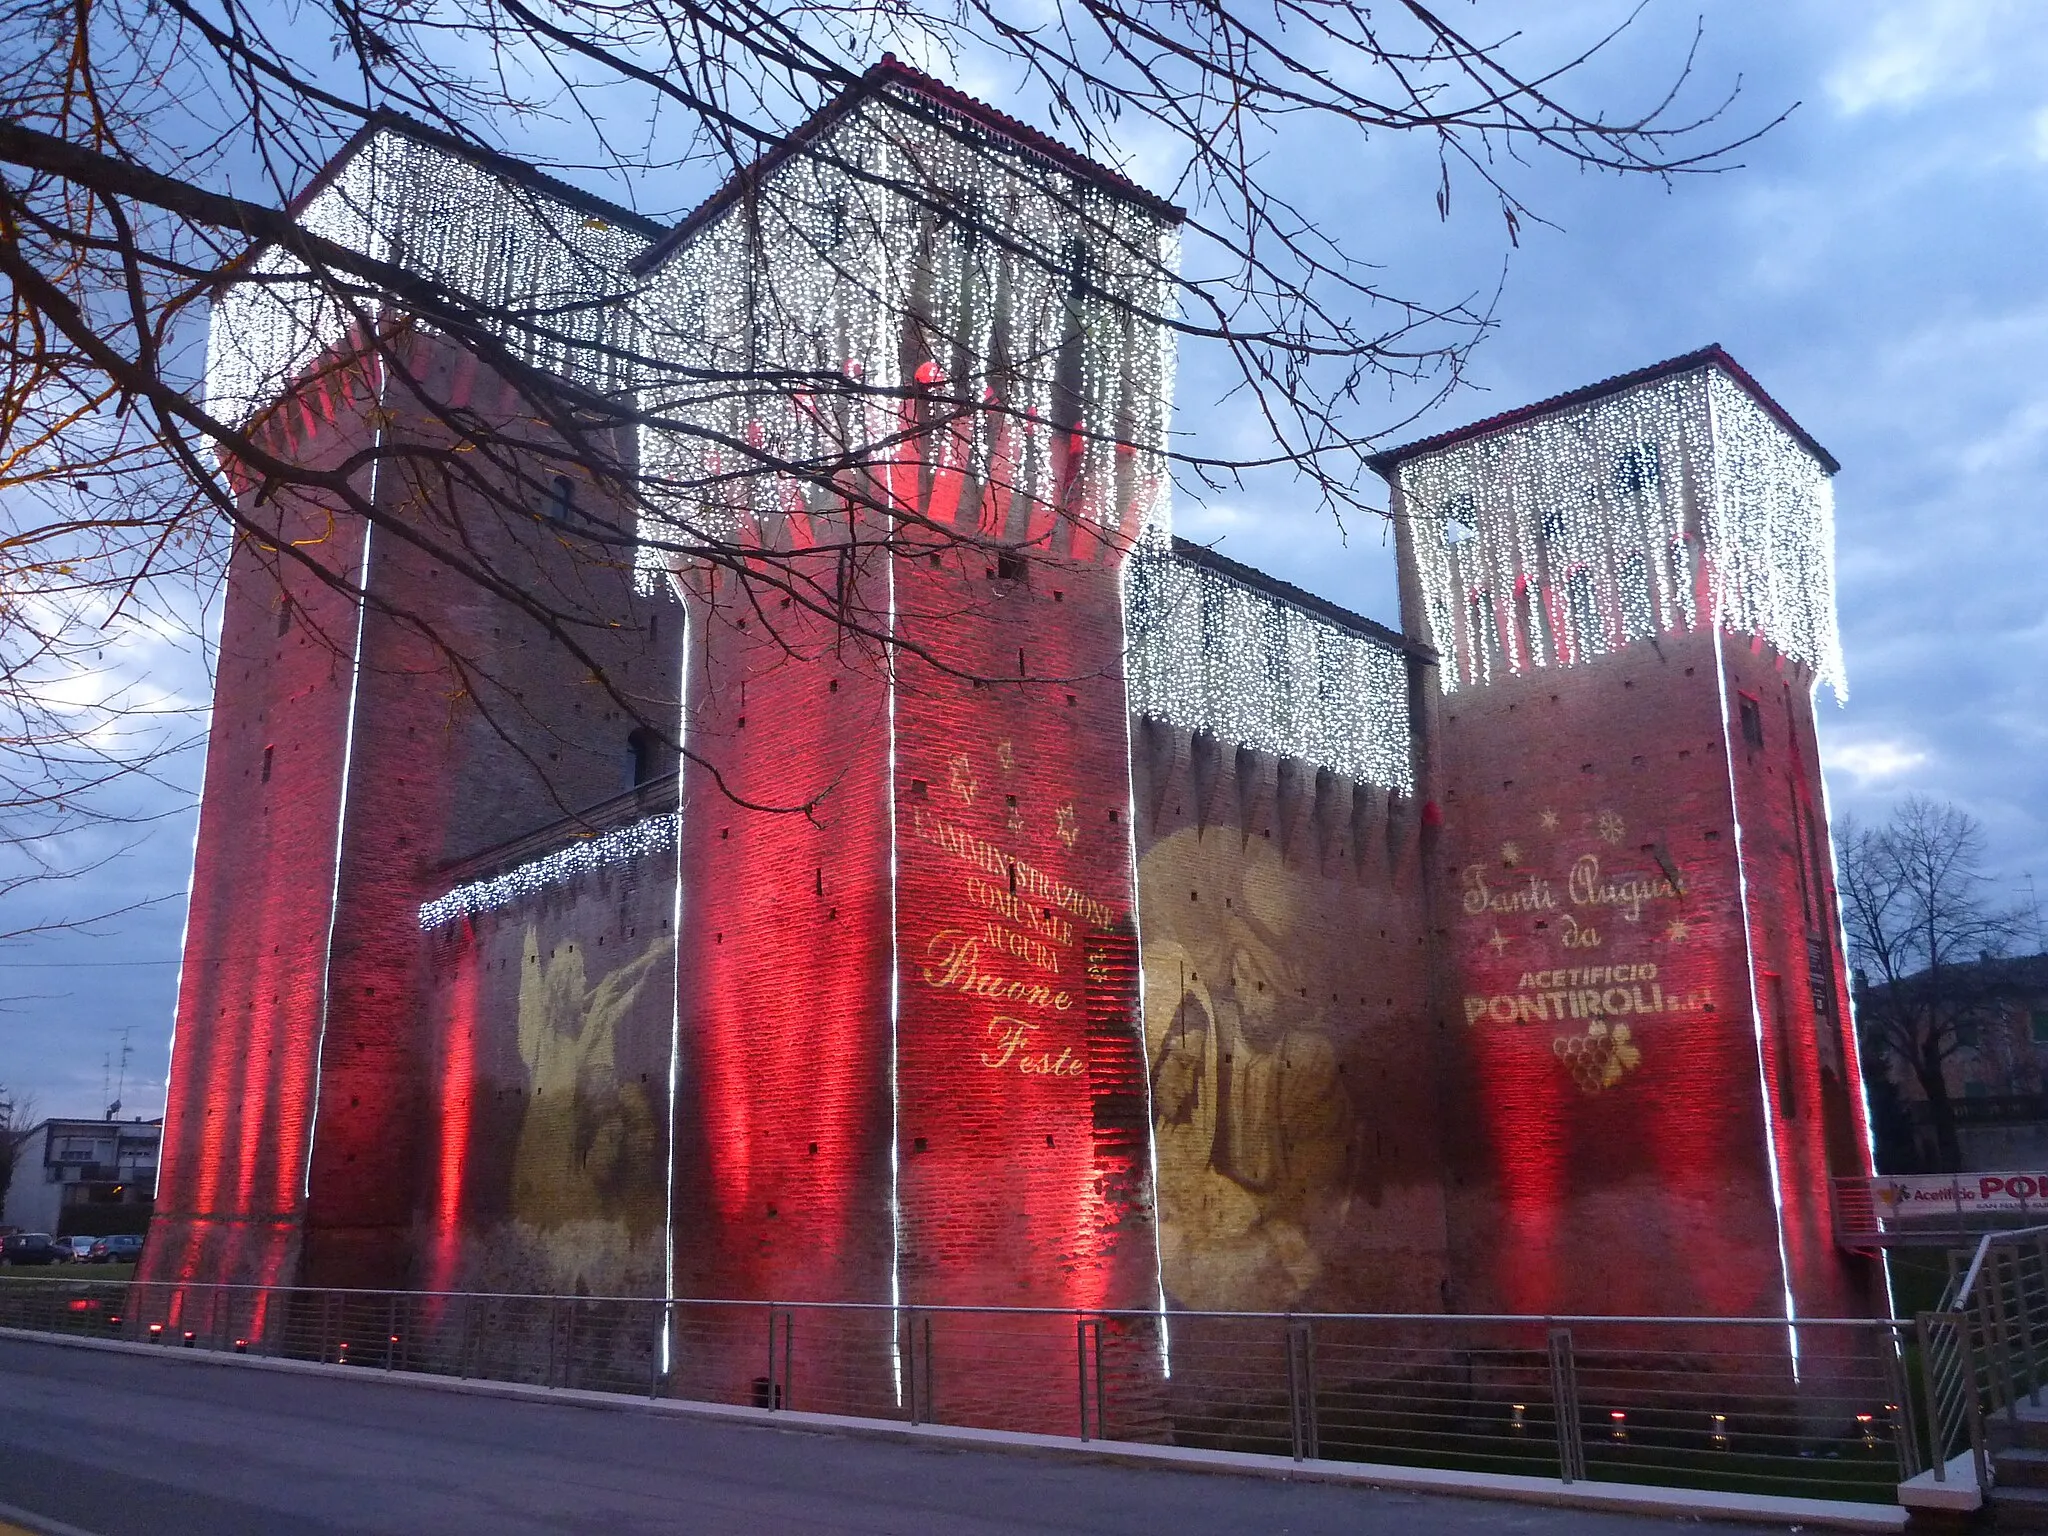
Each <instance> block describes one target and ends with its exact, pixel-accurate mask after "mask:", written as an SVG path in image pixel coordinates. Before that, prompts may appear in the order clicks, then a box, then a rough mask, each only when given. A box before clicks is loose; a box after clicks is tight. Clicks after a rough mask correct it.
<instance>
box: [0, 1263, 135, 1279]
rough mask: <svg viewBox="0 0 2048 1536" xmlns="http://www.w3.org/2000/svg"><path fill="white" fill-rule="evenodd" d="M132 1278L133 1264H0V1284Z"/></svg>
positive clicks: (133, 1275) (133, 1273)
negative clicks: (20, 1281) (29, 1281)
mask: <svg viewBox="0 0 2048 1536" xmlns="http://www.w3.org/2000/svg"><path fill="white" fill-rule="evenodd" d="M134 1278H135V1266H134V1265H133V1264H19V1265H16V1264H0V1284H5V1283H6V1282H7V1281H9V1280H44V1281H49V1280H69V1281H73V1282H79V1283H87V1284H97V1283H100V1282H108V1283H112V1282H116V1281H121V1280H133V1279H134Z"/></svg>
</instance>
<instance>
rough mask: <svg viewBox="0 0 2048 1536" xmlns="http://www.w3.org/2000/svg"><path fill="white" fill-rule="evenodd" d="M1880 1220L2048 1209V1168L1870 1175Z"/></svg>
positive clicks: (1874, 1202) (1871, 1193) (1872, 1195)
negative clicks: (2036, 1169)
mask: <svg viewBox="0 0 2048 1536" xmlns="http://www.w3.org/2000/svg"><path fill="white" fill-rule="evenodd" d="M1870 1198H1871V1203H1872V1204H1873V1205H1875V1206H1876V1208H1877V1214H1878V1217H1879V1218H1880V1219H1881V1220H1886V1221H1896V1220H1901V1219H1910V1218H1912V1217H1916V1216H1947V1217H1951V1218H1953V1217H1955V1216H1958V1215H1961V1216H1976V1215H1986V1216H1989V1215H1998V1214H2001V1213H2006V1212H2010V1213H2012V1214H2015V1215H2017V1214H2020V1213H2022V1212H2029V1211H2035V1212H2048V1173H1958V1174H1946V1173H1940V1174H1899V1175H1889V1176H1885V1177H1881V1178H1875V1179H1872V1180H1871V1181H1870Z"/></svg>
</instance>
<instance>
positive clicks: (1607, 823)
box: [1600, 811, 1628, 843]
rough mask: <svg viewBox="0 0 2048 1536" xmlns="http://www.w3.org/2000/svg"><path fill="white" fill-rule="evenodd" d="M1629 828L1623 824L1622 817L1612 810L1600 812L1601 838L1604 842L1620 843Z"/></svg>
mask: <svg viewBox="0 0 2048 1536" xmlns="http://www.w3.org/2000/svg"><path fill="white" fill-rule="evenodd" d="M1627 830H1628V829H1627V828H1626V827H1624V826H1623V825H1622V824H1621V818H1620V817H1619V816H1617V815H1615V814H1614V812H1612V811H1602V812H1601V813H1600V838H1601V840H1602V841H1603V842H1609V843H1618V842H1620V841H1621V838H1622V834H1623V833H1624V832H1626V831H1627Z"/></svg>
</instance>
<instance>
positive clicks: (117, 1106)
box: [107, 1024, 135, 1120]
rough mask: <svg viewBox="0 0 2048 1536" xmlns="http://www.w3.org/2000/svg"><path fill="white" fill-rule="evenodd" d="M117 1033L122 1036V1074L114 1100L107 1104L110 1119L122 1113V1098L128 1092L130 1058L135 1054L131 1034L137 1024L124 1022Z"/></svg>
mask: <svg viewBox="0 0 2048 1536" xmlns="http://www.w3.org/2000/svg"><path fill="white" fill-rule="evenodd" d="M116 1033H117V1034H119V1035H120V1037H121V1076H120V1078H119V1079H118V1081H117V1083H116V1085H115V1088H114V1097H113V1102H111V1103H110V1104H108V1105H107V1118H108V1119H109V1120H111V1119H113V1118H114V1116H116V1115H118V1114H120V1113H121V1100H122V1099H123V1098H125V1097H126V1096H127V1093H128V1058H129V1057H130V1056H133V1055H134V1054H135V1047H134V1046H133V1045H131V1044H130V1043H129V1036H131V1035H133V1034H134V1033H135V1026H134V1025H133V1024H124V1025H123V1026H122V1027H121V1028H120V1029H119V1030H117V1031H116Z"/></svg>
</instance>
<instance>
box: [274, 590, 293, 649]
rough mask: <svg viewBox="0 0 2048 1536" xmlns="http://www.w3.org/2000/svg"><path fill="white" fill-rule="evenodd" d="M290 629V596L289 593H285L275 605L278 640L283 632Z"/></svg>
mask: <svg viewBox="0 0 2048 1536" xmlns="http://www.w3.org/2000/svg"><path fill="white" fill-rule="evenodd" d="M291 627H292V595H291V593H289V592H287V593H285V595H284V596H283V597H281V598H279V599H278V603H277V633H278V636H279V638H283V636H284V633H285V631H286V630H288V629H290V628H291Z"/></svg>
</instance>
